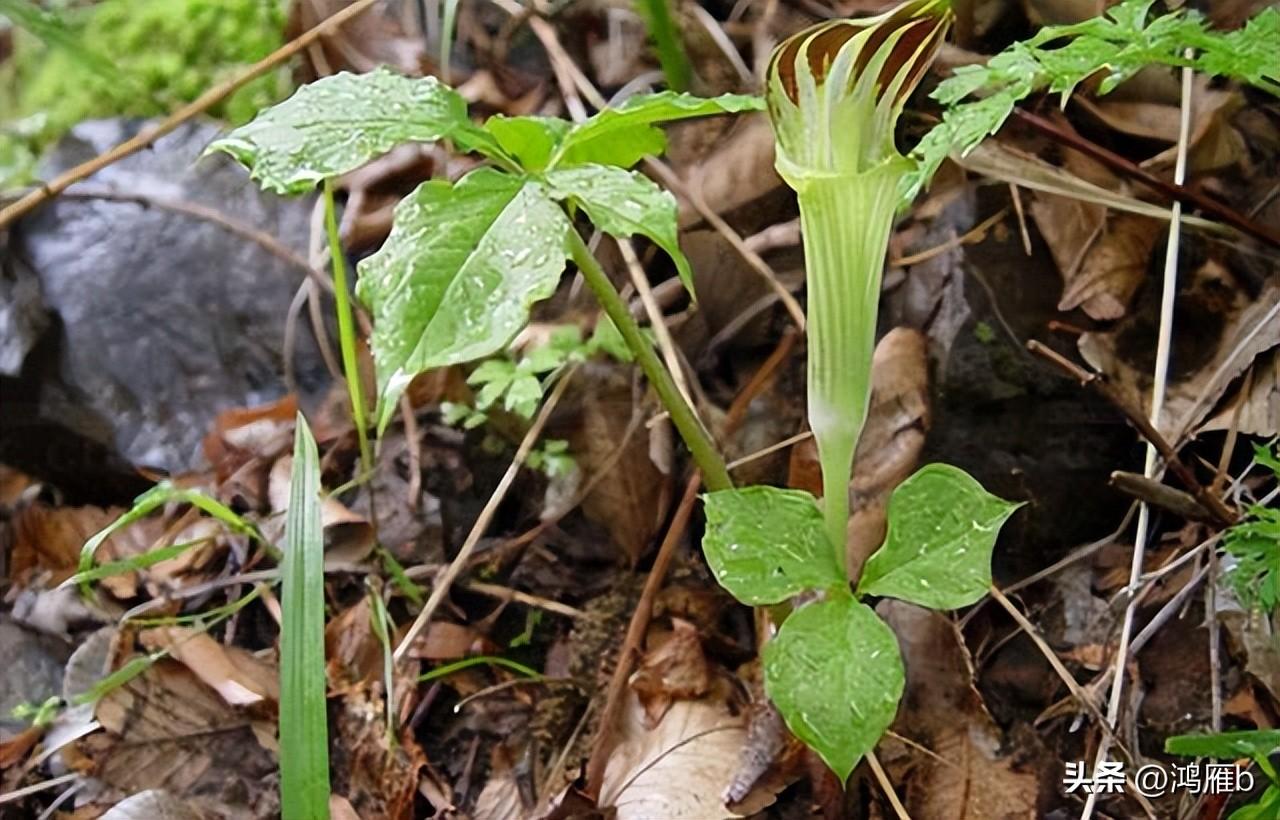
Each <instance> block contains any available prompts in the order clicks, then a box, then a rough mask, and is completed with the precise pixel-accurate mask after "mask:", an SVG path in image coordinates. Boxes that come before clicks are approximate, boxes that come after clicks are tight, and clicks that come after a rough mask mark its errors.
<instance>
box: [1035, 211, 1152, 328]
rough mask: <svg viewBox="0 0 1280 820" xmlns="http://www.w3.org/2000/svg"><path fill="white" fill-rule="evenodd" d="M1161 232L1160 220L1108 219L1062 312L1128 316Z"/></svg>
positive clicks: (1064, 295)
mask: <svg viewBox="0 0 1280 820" xmlns="http://www.w3.org/2000/svg"><path fill="white" fill-rule="evenodd" d="M1161 230H1162V226H1161V224H1160V223H1159V222H1157V221H1156V220H1154V219H1151V218H1149V217H1145V216H1138V215H1136V214H1118V215H1116V216H1114V217H1112V218H1110V219H1108V220H1107V221H1106V223H1105V225H1104V226H1103V229H1102V233H1101V235H1099V236H1098V237H1097V238H1096V240H1095V241H1094V242H1093V243H1092V245H1091V246H1090V247H1089V248H1088V253H1087V255H1086V256H1085V257H1084V261H1083V263H1082V264H1081V265H1080V266H1079V269H1078V270H1077V271H1076V274H1075V276H1074V277H1072V278H1071V279H1069V280H1068V281H1067V283H1066V286H1065V287H1064V289H1063V291H1062V300H1061V301H1060V302H1058V309H1059V310H1072V309H1074V308H1077V307H1079V308H1081V309H1083V310H1084V312H1085V313H1087V314H1089V315H1090V316H1091V317H1093V318H1094V319H1119V318H1120V317H1121V316H1124V314H1125V311H1127V310H1128V308H1129V303H1130V302H1131V301H1132V300H1133V295H1134V293H1135V292H1136V291H1137V290H1138V286H1139V285H1140V284H1142V280H1143V279H1144V278H1145V277H1146V273H1147V265H1148V263H1149V262H1150V261H1151V251H1152V249H1153V248H1154V247H1155V244H1156V239H1157V237H1159V236H1160V233H1161ZM1055 258H1056V257H1055Z"/></svg>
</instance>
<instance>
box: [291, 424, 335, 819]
mask: <svg viewBox="0 0 1280 820" xmlns="http://www.w3.org/2000/svg"><path fill="white" fill-rule="evenodd" d="M287 516H288V517H287V518H286V519H285V551H284V567H283V571H282V575H283V583H284V591H283V593H282V609H283V612H284V629H283V631H282V632H281V634H280V803H281V806H282V809H283V816H284V820H328V817H329V737H328V735H329V725H328V716H327V713H326V710H325V677H324V536H323V534H322V530H321V526H320V457H319V455H318V454H317V452H316V441H315V439H314V438H312V436H311V429H310V428H309V427H307V421H306V419H304V418H303V417H302V414H301V413H299V414H298V424H297V430H296V432H295V433H294V440H293V474H292V476H291V477H290V479H289V511H288V514H287Z"/></svg>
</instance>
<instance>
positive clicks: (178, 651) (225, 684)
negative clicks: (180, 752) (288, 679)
mask: <svg viewBox="0 0 1280 820" xmlns="http://www.w3.org/2000/svg"><path fill="white" fill-rule="evenodd" d="M138 640H139V642H140V643H141V644H142V645H143V646H145V647H146V648H147V649H148V650H150V651H153V652H154V651H156V650H158V649H166V650H168V652H169V655H170V657H172V658H174V659H175V660H177V661H179V662H180V663H182V664H185V665H186V667H187V668H188V669H190V670H191V671H192V672H193V673H195V675H196V677H198V678H199V679H200V680H201V681H203V682H204V683H205V684H206V685H207V686H209V687H210V688H212V689H213V690H214V691H215V692H217V693H218V694H219V695H220V696H221V697H222V699H223V700H224V701H226V702H227V705H229V706H249V705H252V704H255V703H262V702H264V701H269V702H272V703H276V702H279V700H280V682H279V673H278V671H277V669H276V667H275V665H274V664H269V663H267V662H266V661H263V660H262V659H261V658H259V657H258V656H257V655H253V654H250V653H249V652H246V651H245V650H243V649H241V648H239V647H237V646H227V645H225V644H221V643H218V642H217V641H215V640H214V639H213V638H212V637H210V636H209V634H208V633H207V632H202V631H199V630H195V629H189V628H187V627H181V626H164V627H158V628H156V629H148V630H145V631H144V632H141V633H140V634H139V635H138Z"/></svg>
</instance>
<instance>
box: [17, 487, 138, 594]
mask: <svg viewBox="0 0 1280 820" xmlns="http://www.w3.org/2000/svg"><path fill="white" fill-rule="evenodd" d="M121 512H123V510H119V509H115V508H112V509H109V510H104V509H102V508H101V507H56V508H55V507H50V506H48V505H45V504H41V503H38V502H37V503H34V504H31V505H30V506H27V507H24V508H23V509H22V510H20V511H19V512H18V514H17V516H16V517H15V518H14V520H13V546H12V548H11V550H12V551H11V552H10V563H9V578H10V579H12V580H13V581H15V582H16V583H17V584H18V585H19V586H26V585H27V584H28V583H29V581H30V578H31V574H32V573H33V572H35V571H39V570H47V571H49V572H50V573H52V576H51V578H50V583H52V584H59V583H61V582H62V581H65V580H66V579H68V578H70V577H71V576H72V575H74V574H75V570H76V566H77V564H78V563H79V562H80V548H81V547H83V546H84V542H85V541H87V540H89V538H90V537H92V536H93V534H94V533H96V532H98V531H99V530H101V529H103V528H104V527H106V526H107V525H108V524H110V523H111V522H112V521H115V520H116V518H117V517H119V515H120V513H121ZM124 536H125V537H127V533H125V534H124ZM120 537H121V536H113V537H112V538H111V539H109V540H110V541H115V540H117V539H118V538H120ZM103 547H104V549H106V548H107V547H106V545H105V544H104V545H103Z"/></svg>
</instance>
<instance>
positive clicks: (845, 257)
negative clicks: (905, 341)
mask: <svg viewBox="0 0 1280 820" xmlns="http://www.w3.org/2000/svg"><path fill="white" fill-rule="evenodd" d="M903 172H904V165H903V163H900V162H892V161H891V162H887V163H885V164H884V165H881V166H879V167H877V168H873V169H872V170H870V171H867V172H865V173H861V174H842V175H838V176H815V177H811V178H807V179H802V180H798V182H799V183H800V184H799V185H798V186H797V193H798V195H799V202H800V227H801V233H802V235H803V237H804V253H805V276H806V287H807V289H808V297H809V316H808V338H809V369H808V394H809V426H810V427H812V428H813V437H814V439H815V441H816V443H817V446H818V461H819V463H820V465H821V467H822V488H823V519H824V521H825V523H826V529H827V536H828V538H829V539H830V540H831V544H832V548H833V549H834V550H835V552H836V561H837V563H838V564H839V565H840V566H842V567H844V566H845V565H846V560H845V546H846V544H845V542H846V538H847V537H846V530H847V528H848V524H849V481H850V479H851V478H852V476H853V454H854V451H855V449H856V448H857V445H858V437H859V436H860V435H861V434H862V426H863V424H864V423H865V422H866V419H867V407H868V404H869V402H870V399H871V357H872V354H873V353H874V352H875V342H876V313H877V309H878V306H879V299H880V277H881V273H882V270H883V267H884V257H885V252H886V250H887V248H888V241H889V230H890V228H891V227H892V226H893V216H894V211H895V210H896V207H897V204H898V201H899V200H898V183H899V181H900V179H901V177H902V174H903Z"/></svg>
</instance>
